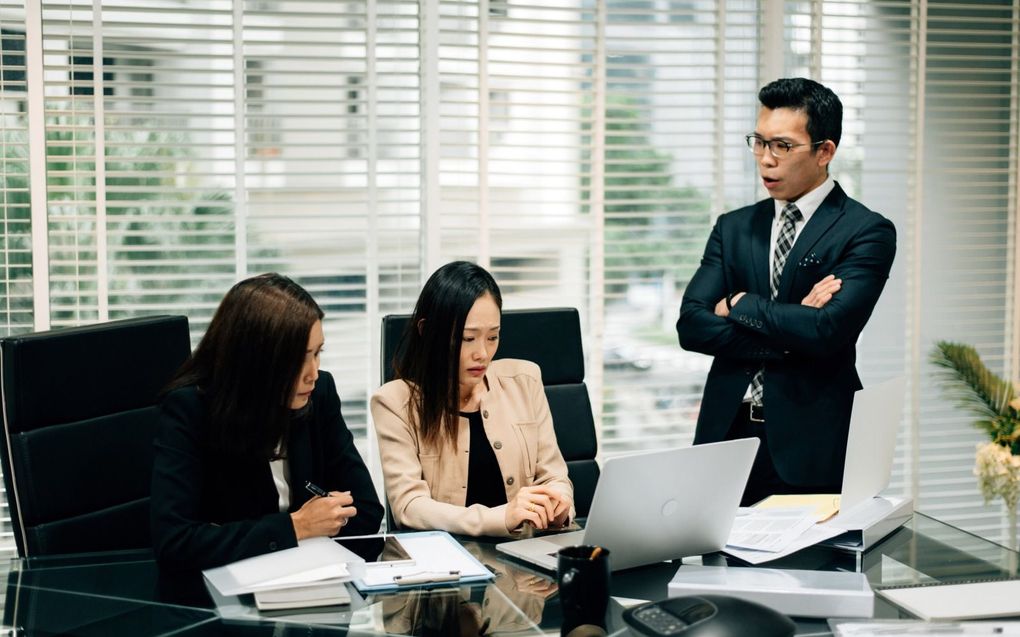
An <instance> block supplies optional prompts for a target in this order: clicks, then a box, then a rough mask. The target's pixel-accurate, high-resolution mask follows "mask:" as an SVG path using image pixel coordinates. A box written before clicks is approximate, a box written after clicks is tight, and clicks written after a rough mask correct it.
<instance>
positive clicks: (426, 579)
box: [393, 571, 460, 586]
mask: <svg viewBox="0 0 1020 637" xmlns="http://www.w3.org/2000/svg"><path fill="white" fill-rule="evenodd" d="M459 579H460V571H437V572H435V573H429V572H422V573H408V574H407V575H394V576H393V583H395V584H396V585H397V586H411V585H413V584H433V583H439V582H456V581H457V580H459Z"/></svg>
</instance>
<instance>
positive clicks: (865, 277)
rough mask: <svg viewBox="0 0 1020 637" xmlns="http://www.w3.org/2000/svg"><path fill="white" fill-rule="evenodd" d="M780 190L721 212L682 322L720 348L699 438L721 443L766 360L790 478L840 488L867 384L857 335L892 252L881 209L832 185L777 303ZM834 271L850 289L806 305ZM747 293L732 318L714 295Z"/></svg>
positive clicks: (773, 426) (702, 346)
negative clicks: (772, 238)
mask: <svg viewBox="0 0 1020 637" xmlns="http://www.w3.org/2000/svg"><path fill="white" fill-rule="evenodd" d="M774 219H775V204H774V202H773V200H772V199H766V200H764V201H760V202H758V203H757V204H754V205H752V206H747V207H746V208H741V209H739V210H734V211H732V212H728V213H726V214H724V215H722V216H720V217H719V220H718V221H717V222H716V225H715V228H714V229H713V230H712V234H711V235H710V236H709V239H708V245H707V247H706V248H705V255H704V257H702V260H701V266H700V267H699V268H698V270H697V272H696V273H695V274H694V277H693V278H692V279H691V282H690V284H689V285H688V286H687V290H686V292H685V293H684V298H683V303H682V305H681V307H680V319H679V320H678V321H677V333H678V335H679V337H680V345H681V347H683V348H684V349H687V350H691V351H695V352H702V353H704V354H710V355H712V356H714V357H715V360H714V361H713V363H712V368H711V370H710V371H709V374H708V380H707V381H706V383H705V394H704V398H703V400H702V403H701V413H700V414H699V415H698V426H697V431H696V433H695V436H694V442H695V444H699V443H704V442H715V441H719V440H723V439H724V437H725V436H726V432H727V431H728V429H729V427H730V425H731V424H732V422H733V419H734V417H735V416H736V412H737V409H738V407H739V405H740V402H741V401H742V400H743V397H744V394H745V391H746V390H747V387H748V385H749V383H750V382H751V377H752V376H753V375H754V373H755V372H756V371H757V369H758V368H759V367H761V366H762V365H763V364H764V366H765V383H764V389H765V394H764V406H765V421H766V422H765V427H766V435H767V438H768V443H769V450H770V451H771V453H772V460H773V463H774V464H775V467H776V471H777V472H778V473H779V476H780V477H781V478H782V479H783V480H784V481H786V482H788V483H790V484H796V485H805V486H812V485H818V486H823V485H824V486H830V487H833V488H837V489H838V487H839V485H840V483H841V482H842V476H843V464H844V459H845V457H846V438H847V431H848V427H849V422H850V409H851V405H852V402H853V393H854V392H855V391H856V390H858V389H860V388H861V381H860V378H859V377H858V375H857V369H856V367H855V361H856V349H855V344H856V341H857V337H858V335H860V333H861V330H862V329H864V325H865V323H867V321H868V318H869V317H870V316H871V312H872V310H873V309H874V307H875V304H876V303H877V302H878V297H879V295H880V294H881V293H882V288H883V287H884V286H885V282H886V280H887V279H888V278H889V270H890V268H891V267H892V262H893V257H894V256H895V253H896V230H895V228H894V227H893V224H892V222H890V221H889V220H888V219H886V218H885V217H883V216H881V215H879V214H878V213H875V212H872V211H871V210H869V209H868V208H866V207H865V206H863V205H861V204H860V203H858V202H857V201H854V200H853V199H850V198H849V197H847V196H846V193H844V192H843V189H842V188H840V187H839V184H836V187H835V188H834V189H833V190H832V192H831V193H829V195H828V196H827V197H826V198H825V201H823V202H822V205H821V206H820V207H819V208H818V210H816V211H815V213H814V214H813V215H812V216H811V219H810V220H808V222H807V223H806V224H805V225H804V228H803V229H802V230H801V233H800V235H799V236H798V237H797V241H796V243H794V245H793V248H792V249H791V251H790V254H789V256H788V257H787V261H786V265H785V267H784V268H783V272H782V276H781V278H780V283H779V293H778V295H777V298H776V300H774V301H773V300H772V299H771V291H770V289H769V260H770V259H771V258H772V257H771V254H770V251H769V235H770V231H771V226H772V223H773V221H774ZM828 274H835V275H836V277H838V278H840V279H842V280H843V285H842V289H841V290H840V291H839V292H837V293H836V294H835V296H833V298H832V300H831V301H829V302H828V303H827V304H826V305H825V306H824V307H823V308H821V309H816V308H811V307H806V306H802V305H800V301H801V299H803V298H804V297H805V296H806V295H807V294H808V292H809V291H810V290H811V288H812V286H814V284H815V283H817V282H818V281H819V280H821V279H822V278H823V277H825V276H826V275H828ZM731 292H746V294H745V296H744V297H743V298H741V299H740V301H739V302H738V303H736V304H735V305H734V306H733V310H732V311H731V312H730V315H729V316H728V317H726V318H722V317H719V316H716V315H715V305H716V303H717V302H718V301H719V300H720V299H722V298H723V297H725V296H726V295H727V294H729V293H731Z"/></svg>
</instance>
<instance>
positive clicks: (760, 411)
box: [747, 403, 765, 422]
mask: <svg viewBox="0 0 1020 637" xmlns="http://www.w3.org/2000/svg"><path fill="white" fill-rule="evenodd" d="M750 407H751V409H750V410H749V411H748V415H747V419H748V420H750V421H751V422H765V407H764V406H763V405H755V404H754V403H751V405H750Z"/></svg>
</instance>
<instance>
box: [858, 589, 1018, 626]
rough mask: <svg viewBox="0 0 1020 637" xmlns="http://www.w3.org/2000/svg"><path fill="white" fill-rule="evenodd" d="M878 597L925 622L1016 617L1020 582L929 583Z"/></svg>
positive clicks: (884, 590) (887, 590)
mask: <svg viewBox="0 0 1020 637" xmlns="http://www.w3.org/2000/svg"><path fill="white" fill-rule="evenodd" d="M877 592H878V594H879V595H881V596H882V597H884V598H886V599H887V600H889V601H890V602H892V603H893V604H895V605H896V606H899V607H900V608H902V609H903V610H905V611H907V612H908V613H911V614H912V615H916V616H917V617H920V618H921V619H924V620H927V621H957V620H963V619H994V618H1002V617H1018V616H1020V580H1016V579H1000V580H990V581H974V582H960V583H945V584H943V583H941V582H940V583H929V584H921V585H918V586H903V587H892V588H882V589H878V591H877Z"/></svg>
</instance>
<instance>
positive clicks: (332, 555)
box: [202, 537, 365, 608]
mask: <svg viewBox="0 0 1020 637" xmlns="http://www.w3.org/2000/svg"><path fill="white" fill-rule="evenodd" d="M364 570H365V566H364V560H362V559H361V558H360V557H358V556H357V555H355V554H354V553H352V552H350V551H348V550H347V549H345V548H344V547H342V546H340V545H339V544H337V543H336V542H334V541H333V540H331V539H330V538H325V537H317V538H310V539H307V540H302V541H301V542H299V543H298V545H297V546H296V547H294V548H292V549H286V550H284V551H277V552H275V553H267V554H266V555H259V556H257V557H251V558H248V559H245V560H240V561H237V562H234V563H232V564H227V565H226V566H221V567H219V568H213V569H209V570H206V571H203V572H202V574H203V575H204V576H205V579H206V581H207V582H209V584H210V585H211V586H212V587H214V588H215V589H216V590H217V591H218V592H219V593H220V594H221V595H225V596H230V595H243V594H246V593H265V592H266V591H281V593H280V594H279V595H277V596H274V595H268V596H267V595H263V596H262V597H263V602H265V603H275V604H283V603H288V604H290V605H289V606H287V608H297V607H298V606H296V605H295V604H298V603H300V600H302V599H303V600H305V601H308V602H309V603H308V604H306V605H308V606H317V605H322V604H334V603H342V602H339V601H326V600H338V599H340V597H341V593H339V592H338V591H339V589H343V588H344V584H343V583H344V582H346V581H348V580H350V579H351V578H352V577H358V576H360V575H361V574H362V573H364ZM290 589H293V590H290ZM313 589H314V590H313ZM283 590H290V592H289V593H283V592H282V591H283ZM345 592H346V591H345ZM347 599H348V600H349V599H350V598H349V597H348V598H347ZM273 600H275V601H273ZM284 600H289V601H284ZM281 607H282V606H277V608H281Z"/></svg>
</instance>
